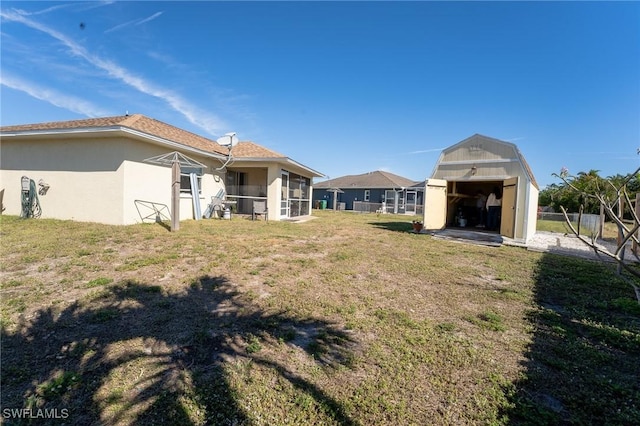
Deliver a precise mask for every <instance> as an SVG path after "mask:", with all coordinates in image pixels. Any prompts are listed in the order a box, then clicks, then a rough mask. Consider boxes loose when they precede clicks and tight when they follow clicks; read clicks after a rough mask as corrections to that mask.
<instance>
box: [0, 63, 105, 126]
mask: <svg viewBox="0 0 640 426" xmlns="http://www.w3.org/2000/svg"><path fill="white" fill-rule="evenodd" d="M0 84H2V85H3V86H6V87H8V88H11V89H14V90H19V91H21V92H24V93H26V94H28V95H29V96H31V97H33V98H36V99H40V100H42V101H45V102H49V103H50V104H52V105H55V106H57V107H60V108H64V109H67V110H69V111H73V112H75V113H78V114H82V115H86V116H89V117H100V116H104V115H109V112H108V111H106V110H104V109H102V108H100V107H97V106H95V105H94V104H92V103H91V102H89V101H86V100H84V99H80V98H77V97H75V96H69V95H67V94H64V93H60V92H58V91H56V90H55V89H49V88H46V87H42V86H39V85H38V84H36V83H33V82H30V81H26V80H24V79H22V78H19V77H16V76H13V75H11V74H9V73H7V72H6V71H3V72H2V81H1V82H0Z"/></svg>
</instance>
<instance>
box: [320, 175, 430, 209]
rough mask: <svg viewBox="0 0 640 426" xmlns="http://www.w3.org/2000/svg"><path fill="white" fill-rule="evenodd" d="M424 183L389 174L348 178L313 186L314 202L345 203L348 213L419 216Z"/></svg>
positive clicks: (350, 176)
mask: <svg viewBox="0 0 640 426" xmlns="http://www.w3.org/2000/svg"><path fill="white" fill-rule="evenodd" d="M423 191H424V181H421V182H416V181H413V180H411V179H407V178H404V177H402V176H398V175H395V174H393V173H389V172H383V171H379V170H378V171H375V172H368V173H364V174H361V175H349V176H343V177H339V178H335V179H330V180H327V181H324V182H318V183H316V184H315V185H314V197H313V199H314V201H322V200H325V201H327V207H328V208H330V209H332V208H334V203H335V204H336V208H340V207H339V206H340V205H341V204H342V205H343V206H344V209H346V210H355V211H367V212H375V211H384V212H386V213H402V214H419V213H421V211H422V194H423Z"/></svg>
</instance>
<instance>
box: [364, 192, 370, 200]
mask: <svg viewBox="0 0 640 426" xmlns="http://www.w3.org/2000/svg"><path fill="white" fill-rule="evenodd" d="M370 195H371V190H369V189H365V190H364V201H369V196H370Z"/></svg>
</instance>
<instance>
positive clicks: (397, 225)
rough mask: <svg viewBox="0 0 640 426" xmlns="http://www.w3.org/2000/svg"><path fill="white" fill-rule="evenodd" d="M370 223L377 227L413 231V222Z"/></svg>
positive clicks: (396, 230) (397, 230)
mask: <svg viewBox="0 0 640 426" xmlns="http://www.w3.org/2000/svg"><path fill="white" fill-rule="evenodd" d="M369 225H373V226H375V227H376V228H380V229H385V230H387V231H395V232H413V225H412V224H411V222H398V221H390V222H389V221H387V222H369Z"/></svg>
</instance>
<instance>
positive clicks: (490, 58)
mask: <svg viewBox="0 0 640 426" xmlns="http://www.w3.org/2000/svg"><path fill="white" fill-rule="evenodd" d="M0 8H1V12H2V13H1V17H2V20H1V27H0V33H1V37H2V38H1V44H0V46H1V47H0V49H1V55H2V56H1V57H0V64H1V79H0V81H1V86H0V89H1V93H0V95H1V105H0V107H1V111H0V120H1V124H2V125H10V124H22V123H34V122H41V121H57V120H72V119H78V118H86V117H97V116H108V115H120V114H124V113H125V112H129V113H141V114H144V115H147V116H149V117H153V118H156V119H158V120H162V121H165V122H167V123H170V124H173V125H176V126H178V127H181V128H184V129H187V130H190V131H193V132H195V133H198V134H201V135H203V136H206V137H210V138H216V137H218V136H221V135H222V134H224V133H226V132H230V131H235V132H237V133H238V136H239V138H240V140H252V141H254V142H256V143H259V144H261V145H264V146H266V147H268V148H271V149H273V150H275V151H278V152H281V153H283V154H285V155H287V156H289V157H291V158H293V159H294V160H296V161H299V162H301V163H303V164H305V165H307V166H309V167H311V168H313V169H315V170H318V171H320V172H322V173H324V174H326V175H328V176H329V177H331V178H334V177H339V176H343V175H347V174H359V173H365V172H368V171H373V170H386V171H389V172H392V173H396V174H399V175H401V176H404V177H407V178H410V179H415V180H421V179H424V178H427V177H429V176H430V174H431V172H432V171H433V168H434V166H435V164H436V161H437V159H438V156H439V154H440V151H441V150H442V149H443V148H445V147H448V146H450V145H453V144H455V143H457V142H459V141H461V140H463V139H465V138H467V137H469V136H471V135H473V134H475V133H480V134H483V135H486V136H490V137H494V138H498V139H501V140H505V141H510V142H513V143H515V144H516V145H518V147H519V148H520V150H521V151H522V153H523V154H524V156H525V157H526V158H527V160H528V162H529V163H530V165H531V168H532V170H533V173H534V175H535V176H536V179H537V180H538V182H539V183H540V185H541V186H542V187H544V186H546V185H548V184H551V183H559V181H558V180H557V179H556V178H554V177H553V176H552V175H551V174H552V173H554V172H559V171H560V169H561V168H562V167H567V168H568V169H569V171H570V172H571V173H578V172H580V171H589V170H591V169H595V170H600V173H601V175H602V176H611V175H615V174H618V173H619V174H626V173H631V172H633V171H634V170H635V169H636V168H637V167H638V166H639V165H640V156H639V155H638V154H637V150H638V148H639V147H640V3H638V2H204V1H202V2H163V1H145V2H24V1H23V2H11V1H2V3H0Z"/></svg>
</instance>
